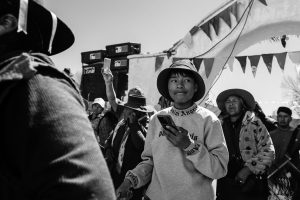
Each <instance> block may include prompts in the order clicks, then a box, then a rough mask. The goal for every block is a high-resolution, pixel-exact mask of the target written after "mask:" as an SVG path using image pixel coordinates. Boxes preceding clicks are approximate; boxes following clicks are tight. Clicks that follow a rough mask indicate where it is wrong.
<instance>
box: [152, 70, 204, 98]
mask: <svg viewBox="0 0 300 200" xmlns="http://www.w3.org/2000/svg"><path fill="white" fill-rule="evenodd" d="M172 71H188V72H189V73H192V74H193V77H194V79H195V82H196V84H197V85H198V90H197V91H196V93H195V94H194V96H193V101H195V102H196V101H198V100H200V99H201V98H202V97H203V96H204V94H205V83H204V81H203V79H202V77H201V76H200V74H199V73H198V72H196V71H193V70H190V69H188V68H180V67H176V68H166V69H164V70H162V71H161V72H160V73H159V75H158V77H157V83H156V84H157V89H158V91H159V93H160V94H161V95H162V96H163V97H165V98H166V99H168V100H170V101H173V99H172V98H171V96H170V94H169V89H168V79H169V76H170V73H171V72H172Z"/></svg>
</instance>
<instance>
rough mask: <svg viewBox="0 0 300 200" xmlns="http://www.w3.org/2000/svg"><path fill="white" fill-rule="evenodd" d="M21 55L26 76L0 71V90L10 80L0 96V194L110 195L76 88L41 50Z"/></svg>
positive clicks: (10, 196) (108, 181) (21, 196)
mask: <svg viewBox="0 0 300 200" xmlns="http://www.w3.org/2000/svg"><path fill="white" fill-rule="evenodd" d="M23 56H24V55H23ZM20 58H22V57H19V55H17V57H15V58H14V59H12V60H10V61H9V62H6V63H5V64H3V62H2V65H1V66H0V70H3V69H4V68H5V67H7V66H8V64H9V63H12V62H14V61H16V59H20ZM24 59H25V61H26V62H27V61H30V62H29V64H30V66H31V67H33V69H35V70H36V71H35V73H34V74H32V75H31V76H30V77H26V76H24V77H23V78H21V79H18V78H16V79H14V80H13V81H7V80H5V79H3V77H2V76H0V93H1V95H3V91H5V90H6V89H7V88H8V87H10V86H12V85H13V87H11V89H10V91H8V92H7V94H6V95H5V97H4V98H3V100H2V101H1V102H0V113H1V115H0V126H1V145H0V156H1V163H0V168H1V170H0V199H1V200H5V199H10V200H12V199H18V200H19V199H25V200H26V199H72V200H74V199H78V200H79V199H80V200H83V199H93V200H94V199H103V200H104V199H105V200H110V199H115V195H114V190H113V185H112V182H111V179H110V175H109V172H108V170H107V166H106V164H105V160H104V159H103V156H102V154H101V151H100V149H99V147H98V145H97V141H96V138H95V136H94V133H93V129H92V127H91V124H90V122H89V120H88V118H87V116H86V113H85V110H84V104H83V101H82V98H81V96H80V95H79V93H78V89H77V88H76V86H75V85H74V83H73V82H72V80H71V79H69V78H68V77H67V76H66V75H65V74H63V73H61V72H59V71H58V70H56V69H54V68H52V67H51V66H52V63H51V61H50V60H49V58H48V57H46V56H45V55H36V56H31V55H28V54H25V58H24ZM26 59H27V60H26ZM32 61H34V62H32ZM26 62H25V63H26ZM0 63H1V62H0ZM18 63H19V64H21V65H24V67H26V66H27V67H28V65H27V64H25V63H24V60H22V59H21V61H20V62H18ZM32 64H33V65H32ZM36 64H37V65H38V66H35V65H36ZM12 67H13V68H16V65H15V64H14V65H12ZM22 68H23V66H22ZM0 72H1V71H0ZM1 95H0V96H1Z"/></svg>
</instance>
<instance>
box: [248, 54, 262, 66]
mask: <svg viewBox="0 0 300 200" xmlns="http://www.w3.org/2000/svg"><path fill="white" fill-rule="evenodd" d="M248 58H249V60H250V65H251V66H255V67H257V66H258V63H259V59H260V55H255V56H248Z"/></svg>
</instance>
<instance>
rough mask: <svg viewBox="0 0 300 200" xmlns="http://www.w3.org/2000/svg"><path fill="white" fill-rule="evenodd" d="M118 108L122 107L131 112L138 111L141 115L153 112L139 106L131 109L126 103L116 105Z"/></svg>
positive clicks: (146, 107)
mask: <svg viewBox="0 0 300 200" xmlns="http://www.w3.org/2000/svg"><path fill="white" fill-rule="evenodd" d="M118 105H119V106H123V107H125V108H129V109H131V110H135V111H138V112H142V113H151V112H153V110H152V109H150V108H149V107H148V106H140V107H138V108H135V107H131V106H128V105H127V104H126V103H125V104H123V103H119V104H118Z"/></svg>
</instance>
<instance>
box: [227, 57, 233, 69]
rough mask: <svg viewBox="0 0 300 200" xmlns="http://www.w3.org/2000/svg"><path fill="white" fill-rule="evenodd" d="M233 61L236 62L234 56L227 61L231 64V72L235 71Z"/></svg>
mask: <svg viewBox="0 0 300 200" xmlns="http://www.w3.org/2000/svg"><path fill="white" fill-rule="evenodd" d="M233 62H234V58H233V57H229V59H228V61H227V65H228V66H229V69H230V71H231V72H233Z"/></svg>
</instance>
